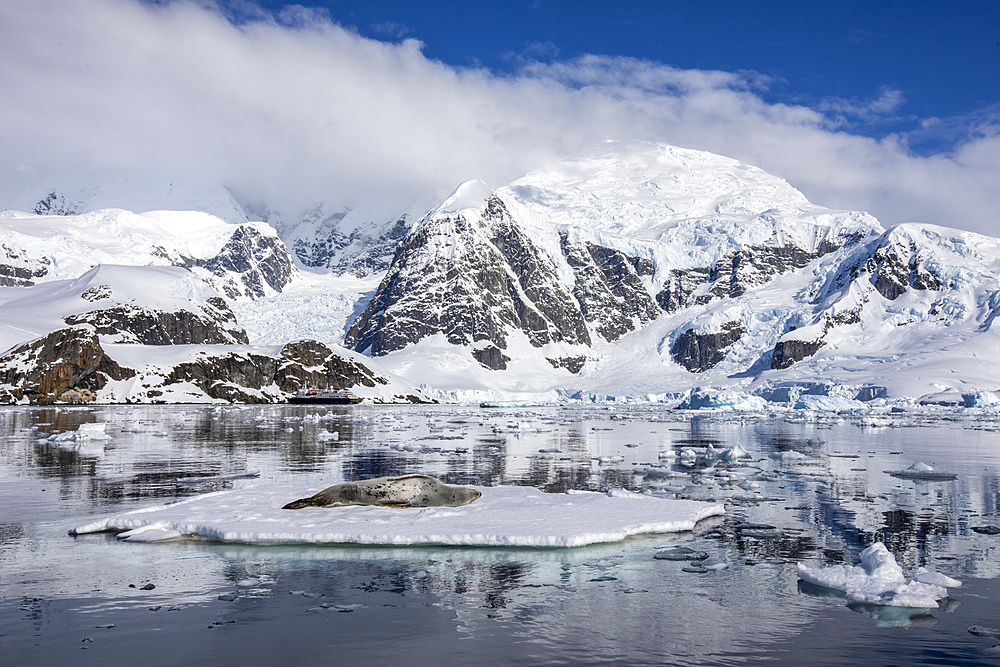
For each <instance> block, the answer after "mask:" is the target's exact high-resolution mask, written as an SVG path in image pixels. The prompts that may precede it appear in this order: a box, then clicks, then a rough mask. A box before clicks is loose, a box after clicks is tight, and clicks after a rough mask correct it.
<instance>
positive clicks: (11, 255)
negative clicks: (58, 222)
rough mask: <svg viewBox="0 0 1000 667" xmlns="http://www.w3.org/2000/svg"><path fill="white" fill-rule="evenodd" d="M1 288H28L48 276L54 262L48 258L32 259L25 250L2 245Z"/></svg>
mask: <svg viewBox="0 0 1000 667" xmlns="http://www.w3.org/2000/svg"><path fill="white" fill-rule="evenodd" d="M0 252H3V256H2V257H0V287H27V286H29V285H34V284H35V280H36V279H37V278H44V277H45V276H46V275H48V272H49V268H50V267H51V266H52V261H51V260H50V259H49V258H48V257H30V256H29V255H28V251H27V250H24V249H23V248H12V247H10V246H8V245H7V244H6V243H0Z"/></svg>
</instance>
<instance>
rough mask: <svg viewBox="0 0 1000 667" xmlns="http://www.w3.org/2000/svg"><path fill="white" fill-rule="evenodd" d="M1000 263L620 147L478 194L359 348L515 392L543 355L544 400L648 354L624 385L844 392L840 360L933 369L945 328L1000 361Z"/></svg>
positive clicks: (368, 318)
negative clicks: (857, 353)
mask: <svg viewBox="0 0 1000 667" xmlns="http://www.w3.org/2000/svg"><path fill="white" fill-rule="evenodd" d="M510 247H515V248H516V249H517V250H516V252H515V253H510V252H509V248H510ZM960 250H961V251H960ZM523 258H530V263H529V264H525V263H524V260H523ZM998 258H1000V254H998V253H997V250H996V242H995V241H994V240H992V239H989V238H987V237H982V236H979V235H975V234H970V233H961V232H957V231H955V230H944V229H943V228H933V227H931V226H926V225H903V226H898V227H895V228H893V229H890V230H885V229H883V228H882V227H881V225H880V224H879V223H878V221H877V220H875V219H874V218H873V217H871V216H870V215H868V214H865V213H862V212H851V211H831V210H828V209H824V208H822V207H819V206H815V205H813V204H810V203H809V202H808V201H807V200H806V199H805V198H804V197H803V196H802V195H801V194H800V193H798V192H797V191H795V190H794V189H793V188H791V186H789V185H788V184H787V183H785V182H784V181H782V180H780V179H777V178H775V177H773V176H770V175H768V174H766V173H764V172H762V171H760V170H758V169H755V168H753V167H749V166H747V165H743V164H741V163H738V162H736V161H734V160H729V159H727V158H723V157H720V156H714V155H710V154H706V153H701V152H698V151H689V150H684V149H678V148H673V147H665V146H659V145H649V144H644V145H627V146H619V145H616V146H611V147H609V151H608V153H607V154H605V155H602V156H598V157H594V158H589V159H585V160H576V161H573V162H570V163H567V164H563V165H557V166H556V167H554V168H551V169H548V170H543V171H539V172H537V173H534V174H529V175H528V176H526V177H524V178H522V179H519V180H518V181H515V182H514V183H512V184H510V185H509V186H506V187H503V188H499V189H496V190H491V189H489V188H487V187H485V186H484V185H483V184H481V183H476V182H470V183H466V184H464V185H462V186H461V187H460V188H459V189H458V190H456V192H455V194H454V195H453V196H452V197H450V198H449V199H448V200H447V201H446V202H445V203H444V204H442V205H441V206H440V207H438V209H436V210H434V211H432V212H431V213H430V214H428V215H427V216H426V217H424V218H423V219H422V220H421V221H420V222H418V224H417V225H415V226H414V229H413V230H412V231H411V233H410V234H409V235H408V236H407V237H406V238H405V239H404V241H403V242H402V243H401V244H400V246H399V247H398V249H397V252H396V254H395V256H394V258H393V262H392V265H391V266H390V268H389V271H388V273H387V274H386V277H385V278H384V279H383V281H382V283H381V285H380V287H379V289H378V290H377V291H376V293H375V295H374V296H373V297H372V299H371V300H370V301H369V303H368V305H367V308H366V309H365V311H364V312H363V313H362V314H361V315H360V316H359V318H358V319H357V320H356V321H355V323H354V325H353V326H352V327H351V329H350V331H349V332H348V335H347V339H346V344H347V345H348V346H351V347H353V348H354V349H357V350H364V351H366V352H368V353H370V354H373V355H376V356H381V355H386V356H387V362H388V363H389V364H390V366H391V365H393V364H394V363H396V364H398V366H399V367H400V368H402V369H411V368H412V369H415V370H413V371H411V372H412V375H411V377H412V378H416V377H418V372H419V371H417V370H416V369H418V368H420V367H421V362H420V361H419V357H420V355H425V356H426V355H430V356H431V357H436V358H438V359H441V358H443V357H445V356H447V355H449V354H454V353H455V351H457V350H455V348H459V349H465V350H466V351H467V353H468V354H470V355H471V358H472V359H474V360H475V361H476V362H477V363H478V364H479V365H480V366H483V367H486V368H488V369H491V370H492V371H505V370H507V371H509V373H508V375H510V376H516V375H517V374H519V373H522V374H523V373H525V372H530V373H533V374H536V375H537V373H536V371H537V368H538V365H537V364H538V362H542V360H543V359H545V360H548V363H549V364H550V365H551V366H552V367H553V369H552V370H553V374H552V375H551V377H550V378H549V379H548V380H544V379H543V380H539V381H538V382H537V383H536V384H535V385H534V387H538V388H541V387H545V386H548V387H556V386H566V385H570V386H574V385H575V386H581V385H583V386H591V387H593V388H594V390H599V388H600V386H601V382H602V381H608V382H615V381H617V380H613V379H612V378H613V377H624V376H627V375H629V371H628V370H626V369H636V368H638V367H641V366H642V365H643V364H642V363H637V362H636V361H635V359H637V358H638V359H644V360H645V369H644V370H643V371H640V373H638V374H636V375H634V376H633V377H631V378H630V379H628V380H627V382H628V384H629V386H631V387H633V389H632V391H639V390H640V388H642V389H645V388H659V389H661V390H662V389H663V388H667V387H676V388H683V387H685V386H687V387H690V386H691V385H692V384H696V383H702V382H704V383H706V384H711V383H718V384H724V385H733V384H737V385H749V384H753V383H757V384H762V383H780V382H782V381H784V380H783V378H785V376H787V377H794V378H799V377H800V376H802V375H803V373H805V371H804V370H803V369H804V368H805V367H809V364H808V363H806V361H808V360H817V361H818V360H822V359H824V358H825V359H826V361H825V362H823V363H821V364H818V365H813V366H812V367H811V368H812V369H813V372H814V373H815V374H816V376H817V377H825V378H833V376H834V375H838V373H839V375H841V376H843V375H845V373H840V371H837V372H834V371H835V370H837V369H832V370H831V368H832V366H831V364H833V363H834V362H831V361H830V357H832V358H833V359H835V360H838V361H837V362H836V363H840V364H841V365H840V366H839V367H838V368H839V369H840V370H843V367H844V366H845V364H844V363H843V362H844V358H845V351H846V350H849V349H850V348H851V347H852V346H853V345H857V346H858V349H864V350H865V351H866V353H867V354H869V355H872V356H873V357H877V358H878V360H877V361H875V362H873V363H872V367H873V368H874V367H875V366H877V365H878V364H882V363H884V362H886V360H889V361H891V360H892V359H894V358H895V359H898V358H899V356H900V355H902V354H904V353H906V352H911V353H912V352H914V351H919V352H920V353H926V354H928V355H931V356H933V350H932V349H930V348H928V347H927V346H926V344H921V342H920V341H928V340H934V339H935V335H936V334H937V333H940V330H941V329H942V328H948V329H949V331H948V336H949V337H950V338H951V339H952V340H951V344H950V345H951V346H950V349H951V350H952V351H953V352H955V353H958V354H961V355H966V356H971V355H972V350H973V348H976V347H980V348H981V347H982V345H981V344H982V343H988V347H987V348H986V349H988V350H995V349H996V345H995V341H992V340H987V339H980V340H978V341H977V340H976V339H977V336H980V335H981V334H986V333H988V332H989V331H990V326H989V324H991V323H992V320H993V317H994V313H995V311H996V303H997V302H998V301H1000V297H998V296H997V292H996V275H997V269H998V268H1000V264H998ZM972 293H974V294H976V295H977V296H976V297H975V298H972V297H969V296H968V295H969V294H972ZM904 303H905V304H907V305H906V306H905V309H903V308H902V306H903V304H904ZM904 310H905V313H909V314H904V313H903V312H901V311H904ZM913 313H916V315H913ZM907 317H909V318H910V319H911V320H912V319H914V318H916V319H918V320H920V321H921V322H923V323H924V325H925V327H924V329H922V330H921V332H920V334H919V335H915V336H913V337H910V338H907V340H908V342H907V343H906V344H905V345H904V344H903V343H902V342H901V341H903V340H904V338H906V337H904V336H901V335H900V334H899V332H896V331H893V332H892V333H891V334H889V333H888V332H887V331H886V330H885V329H886V328H885V326H884V325H885V323H886V322H894V324H893V326H894V327H898V326H905V324H899V323H898V322H896V321H897V320H900V319H901V318H907ZM581 321H582V322H584V323H585V329H581V328H580V326H579V323H580V322H581ZM852 327H853V328H852ZM859 327H860V328H859ZM927 327H930V329H928V328H927ZM935 327H936V328H935ZM557 332H558V333H557ZM939 339H943V338H942V337H940V336H939ZM956 341H957V342H956ZM442 343H445V345H442ZM449 346H450V347H449ZM449 350H453V351H452V352H449ZM848 354H849V353H848ZM998 356H1000V355H998ZM394 359H398V361H396V362H394V361H393V360H394ZM518 359H520V360H522V361H523V362H524V364H522V365H520V366H518V364H517V361H518ZM532 360H534V361H532ZM797 365H801V366H802V368H799V369H798V370H800V371H802V372H801V373H797V372H789V373H784V375H783V372H784V371H786V370H788V369H792V368H793V367H795V366H797ZM848 365H849V364H848ZM890 365H891V364H890ZM423 366H424V367H426V364H424V365H423ZM446 366H447V364H444V363H443V362H438V363H437V364H436V369H435V372H436V373H437V374H438V377H439V378H440V380H439V381H440V382H442V384H446V383H447V382H449V381H457V382H458V383H460V382H461V380H460V379H459V378H460V376H462V375H467V374H468V373H470V372H474V371H470V368H472V367H470V366H468V365H467V364H464V363H455V362H454V361H453V362H451V365H450V367H446ZM556 369H564V370H563V371H558V370H556ZM567 370H568V371H569V373H566V372H565V371H567ZM560 372H562V373H563V375H562V376H561V378H560V376H559V373H560ZM894 372H895V371H894ZM431 374H433V373H431ZM571 374H577V375H578V378H577V379H571V378H570V377H567V376H571ZM847 374H848V375H849V373H847ZM484 377H485V378H487V379H484V380H483V383H484V384H486V385H487V386H488V383H489V382H490V380H489V379H488V377H489V376H484ZM878 379H879V377H878V374H877V373H875V372H873V373H869V374H868V375H867V376H866V380H865V381H866V382H869V381H874V380H878ZM938 379H939V378H937V377H935V378H933V379H930V378H927V379H925V380H924V382H925V384H927V386H931V385H933V384H934V381H935V380H938ZM980 380H981V376H980V377H979V379H971V378H970V380H969V381H970V382H979V381H980ZM834 381H839V379H838V380H834ZM496 384H497V385H504V386H508V387H511V386H514V385H515V384H516V383H515V382H514V381H513V380H511V381H506V382H505V380H503V379H501V378H500V377H497V379H496ZM938 384H940V383H938Z"/></svg>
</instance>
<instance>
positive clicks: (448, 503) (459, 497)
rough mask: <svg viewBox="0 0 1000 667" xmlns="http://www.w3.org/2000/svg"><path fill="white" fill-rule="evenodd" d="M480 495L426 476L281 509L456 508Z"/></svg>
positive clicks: (359, 486)
mask: <svg viewBox="0 0 1000 667" xmlns="http://www.w3.org/2000/svg"><path fill="white" fill-rule="evenodd" d="M481 495H482V494H481V493H479V491H476V490H475V489H470V488H468V487H464V486H449V485H447V484H445V483H444V482H442V481H441V480H439V479H436V478H434V477H428V476H427V475H403V476H401V477H376V478H375V479H366V480H361V481H358V482H347V483H345V484H335V485H334V486H330V487H327V488H325V489H323V490H322V491H320V492H319V493H317V494H315V495H312V496H309V497H308V498H300V499H299V500H294V501H292V502H290V503H288V504H287V505H285V506H284V507H283V508H282V509H286V510H297V509H302V508H303V507H340V506H343V505H378V506H380V507H458V506H460V505H468V504H469V503H471V502H472V501H474V500H476V499H477V498H479V497H480V496H481Z"/></svg>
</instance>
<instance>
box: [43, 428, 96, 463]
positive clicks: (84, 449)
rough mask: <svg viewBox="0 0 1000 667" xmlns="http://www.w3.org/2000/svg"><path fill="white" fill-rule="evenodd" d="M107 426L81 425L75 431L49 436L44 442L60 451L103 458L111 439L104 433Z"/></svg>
mask: <svg viewBox="0 0 1000 667" xmlns="http://www.w3.org/2000/svg"><path fill="white" fill-rule="evenodd" d="M107 426H108V425H107V424H104V423H97V424H80V426H79V427H78V428H77V429H76V430H75V431H66V432H65V433H57V434H55V435H52V436H49V437H48V438H46V439H45V440H44V442H47V443H49V444H52V445H55V446H56V447H58V448H59V449H65V450H70V451H74V452H79V453H80V454H84V455H88V456H102V455H103V454H104V443H105V442H107V441H108V440H110V439H111V436H110V435H108V434H107V433H105V432H104V429H106V428H107Z"/></svg>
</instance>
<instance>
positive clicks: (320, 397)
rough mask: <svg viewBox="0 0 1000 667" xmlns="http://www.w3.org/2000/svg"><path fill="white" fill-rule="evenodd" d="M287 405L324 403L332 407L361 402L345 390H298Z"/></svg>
mask: <svg viewBox="0 0 1000 667" xmlns="http://www.w3.org/2000/svg"><path fill="white" fill-rule="evenodd" d="M288 402H289V403H326V404H333V405H353V404H355V403H360V402H361V397H360V396H355V395H354V394H352V393H351V392H349V391H348V390H346V389H300V390H299V391H298V393H296V394H295V395H294V396H292V397H291V398H289V399H288Z"/></svg>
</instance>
